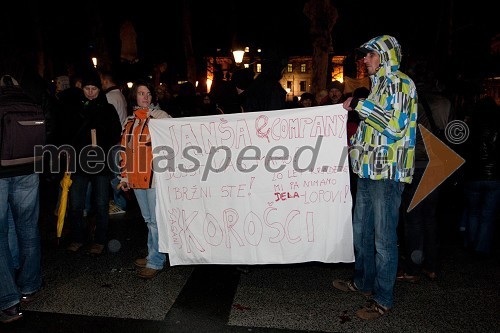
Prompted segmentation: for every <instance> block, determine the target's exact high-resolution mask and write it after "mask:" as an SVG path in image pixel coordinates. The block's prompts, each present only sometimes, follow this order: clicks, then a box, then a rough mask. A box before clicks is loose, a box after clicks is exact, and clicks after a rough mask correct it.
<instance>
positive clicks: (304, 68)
mask: <svg viewBox="0 0 500 333" xmlns="http://www.w3.org/2000/svg"><path fill="white" fill-rule="evenodd" d="M300 72H301V73H305V72H306V64H300Z"/></svg>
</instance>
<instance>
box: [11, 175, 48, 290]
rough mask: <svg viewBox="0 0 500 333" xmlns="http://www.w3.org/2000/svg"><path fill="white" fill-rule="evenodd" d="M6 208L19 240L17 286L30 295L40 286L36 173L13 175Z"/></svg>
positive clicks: (38, 203) (38, 205)
mask: <svg viewBox="0 0 500 333" xmlns="http://www.w3.org/2000/svg"><path fill="white" fill-rule="evenodd" d="M15 179H16V180H15V183H14V184H13V188H12V192H11V193H12V194H11V198H12V199H11V200H10V208H11V210H12V216H13V217H14V221H15V224H16V232H17V238H18V241H19V270H18V274H17V285H18V287H19V289H20V291H21V293H22V294H32V293H35V292H37V291H38V290H39V289H40V288H41V287H42V272H41V256H42V255H41V244H40V231H39V228H38V217H39V213H40V197H39V193H40V191H39V176H38V174H31V175H27V176H20V177H15Z"/></svg>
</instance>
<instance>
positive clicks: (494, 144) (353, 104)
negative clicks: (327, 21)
mask: <svg viewBox="0 0 500 333" xmlns="http://www.w3.org/2000/svg"><path fill="white" fill-rule="evenodd" d="M358 52H360V54H361V56H362V57H363V62H364V64H365V65H366V68H367V72H368V74H369V76H370V79H371V86H370V89H367V88H359V89H356V90H355V91H353V92H351V93H350V94H344V85H343V84H342V83H341V82H339V81H333V82H330V83H329V84H328V86H327V87H325V88H326V89H325V90H322V91H319V92H315V93H314V94H313V93H311V92H305V93H303V94H302V95H301V96H300V97H301V98H300V99H299V100H298V101H295V102H292V103H290V102H288V101H287V100H286V91H285V89H283V87H282V86H281V84H280V83H279V80H280V78H281V75H282V73H283V69H284V67H285V64H286V63H284V62H283V60H282V59H269V61H267V62H266V63H264V64H263V66H262V73H260V74H259V75H257V76H256V75H255V73H254V72H253V71H252V70H251V69H248V68H241V69H237V70H236V71H235V72H234V73H233V74H232V77H230V78H225V77H223V76H222V72H218V73H216V75H215V78H214V83H213V85H212V89H211V91H210V92H209V93H204V94H198V93H197V92H196V88H195V87H194V85H193V84H192V83H190V82H186V83H183V84H180V85H178V86H177V87H176V89H175V91H174V90H170V89H168V88H166V85H164V84H162V85H159V86H156V87H155V86H154V85H153V84H152V82H150V81H148V80H138V81H137V82H135V83H134V85H133V87H132V89H131V90H130V92H129V94H124V92H125V91H126V89H123V88H122V87H121V86H120V85H119V84H117V82H116V80H115V77H114V75H113V73H111V72H105V71H101V72H97V71H94V70H88V71H86V72H84V73H82V75H74V76H71V77H68V76H60V77H58V78H57V79H56V80H55V83H56V84H55V89H54V93H53V94H52V95H51V96H45V95H44V94H43V93H42V94H41V95H40V94H39V95H38V96H42V95H43V98H38V100H44V101H45V100H46V101H49V102H44V103H43V104H44V110H45V111H46V115H47V141H48V143H51V144H54V145H56V146H59V147H60V146H68V147H72V149H73V151H72V152H68V153H67V154H65V155H64V154H62V155H61V158H63V159H64V158H70V159H73V161H74V159H75V156H80V161H79V163H75V165H76V169H75V170H74V172H73V173H72V181H73V184H72V186H71V187H70V195H69V198H70V199H69V210H68V225H69V229H70V233H69V242H68V243H69V244H68V245H67V250H68V252H78V251H81V250H82V249H86V251H87V253H88V254H89V255H92V256H100V255H103V254H104V253H105V248H106V243H107V241H108V236H107V234H108V224H109V216H110V214H116V213H124V212H126V210H127V204H128V202H127V201H128V200H129V199H127V198H128V197H127V195H126V194H127V192H128V191H133V192H134V197H135V198H136V200H137V203H138V205H139V208H140V211H141V215H142V217H143V219H144V222H145V223H146V225H147V229H148V238H147V250H148V253H147V256H146V257H141V258H138V259H137V260H135V262H134V264H135V265H136V266H137V267H139V269H138V271H137V276H138V277H140V278H143V279H151V278H154V277H155V276H157V275H158V274H159V273H160V272H161V271H162V270H163V269H164V267H165V266H167V265H168V254H167V253H162V252H160V251H159V245H158V227H157V222H156V215H155V205H156V192H155V175H154V173H153V171H152V169H151V166H150V164H151V160H152V152H151V141H150V140H151V138H150V135H149V130H148V122H149V120H150V119H161V118H169V117H174V118H176V117H192V116H202V115H215V114H228V113H239V112H253V111H269V110H279V109H287V108H292V107H312V106H321V105H331V104H342V105H343V108H344V109H345V110H347V113H348V121H347V124H346V125H347V136H348V143H347V144H348V145H349V146H351V147H356V149H352V150H351V153H350V161H351V165H350V174H351V192H352V195H353V198H354V200H353V202H354V204H353V221H352V227H353V235H354V238H353V241H354V253H355V263H354V272H353V278H352V279H349V280H341V279H334V281H333V287H334V288H336V289H338V290H341V291H344V292H357V293H361V294H363V295H364V296H366V297H367V298H368V302H367V304H365V305H364V306H363V307H362V308H361V309H360V310H358V311H357V312H356V315H357V316H358V317H360V318H362V319H366V320H370V319H375V318H379V317H381V316H384V315H385V314H386V313H387V312H388V311H390V310H391V309H392V308H393V307H394V305H395V301H394V287H395V284H396V282H397V281H401V282H411V283H418V281H419V280H420V278H421V274H423V275H424V276H426V277H427V278H429V279H431V280H436V279H438V278H439V274H440V262H439V231H438V222H439V221H438V219H437V213H436V211H437V209H438V203H439V197H440V193H439V190H435V191H434V192H433V193H431V194H430V195H429V196H428V197H426V198H425V199H424V200H423V201H422V203H420V205H419V206H417V208H415V209H414V210H412V211H410V212H408V211H407V208H408V206H409V203H410V201H411V198H412V197H413V194H414V193H415V191H416V187H417V185H418V184H419V181H420V180H421V179H422V176H423V174H424V170H425V168H426V166H427V163H428V158H427V155H426V152H425V149H426V147H425V146H424V144H423V141H422V138H421V136H420V135H419V134H418V133H419V131H418V129H417V124H420V125H422V126H425V127H426V128H428V129H430V130H431V129H433V127H437V128H439V129H440V130H441V131H442V130H444V129H445V128H446V125H447V123H448V122H449V121H450V120H452V119H453V118H454V114H453V110H452V104H451V102H450V100H449V99H447V98H446V97H445V96H444V95H443V94H442V93H441V92H440V91H438V90H436V89H434V88H435V87H433V85H432V84H431V85H428V84H427V83H429V82H426V81H425V80H420V78H418V77H415V78H412V77H410V76H409V75H407V74H405V73H404V72H402V71H401V70H400V67H401V60H402V59H401V57H402V51H401V46H400V44H399V42H398V41H397V40H396V39H395V38H394V37H392V36H388V35H382V36H378V37H375V38H373V39H371V40H369V41H368V42H366V43H364V44H363V45H361V46H360V48H359V49H358ZM414 80H415V81H414ZM426 84H427V85H426ZM21 86H23V81H22V80H21ZM42 90H43V89H42ZM41 104H42V103H41ZM499 112H500V111H499V107H498V105H497V104H496V103H495V101H494V100H492V99H491V98H488V97H486V98H483V99H481V100H480V101H479V102H478V103H477V104H476V106H475V111H474V112H473V113H471V117H470V119H468V124H469V125H470V131H471V136H470V137H471V140H469V141H468V142H467V146H464V147H463V152H462V153H463V154H464V155H466V158H467V160H470V161H472V163H470V164H468V165H467V168H466V170H465V173H464V184H465V196H464V197H465V203H466V205H465V209H464V214H463V219H462V221H463V223H462V227H463V230H464V231H465V233H466V236H465V244H464V246H466V247H468V248H470V249H471V251H473V252H474V253H476V254H478V255H489V254H491V252H492V251H493V235H494V232H495V231H494V230H495V224H496V222H498V207H499V206H500V164H499V156H500V153H499V151H500V146H499V143H498V140H499V121H498V118H499V116H500V113H499ZM119 146H121V147H122V148H121V149H119V148H118V149H117V147H119ZM139 146H144V147H147V149H146V155H145V158H144V156H142V155H141V156H139V155H137V154H139V151H140V149H138V147H139ZM110 151H111V154H110V156H112V162H111V163H107V164H106V167H105V168H103V169H101V170H97V171H96V170H95V169H93V168H92V167H91V163H86V162H89V161H86V160H83V161H82V158H81V156H96V155H97V156H100V155H99V154H105V156H108V152H110ZM374 151H377V152H378V154H377V156H373V152H374ZM89 160H90V158H89ZM65 162H67V161H64V162H63V163H65ZM82 162H84V163H82ZM139 164H143V165H145V166H148V165H149V168H147V167H146V168H135V167H134V166H135V165H139ZM138 170H146V171H145V173H143V174H140V175H139V174H137V173H136V172H137V171H138ZM38 186H39V175H38V174H36V173H33V170H30V169H29V168H19V169H9V170H7V169H1V168H0V277H1V278H0V280H1V281H2V282H1V287H0V320H1V322H2V323H7V322H11V321H14V320H17V319H19V318H21V316H22V315H21V312H20V304H22V303H23V302H31V301H33V300H34V299H36V294H37V293H38V292H39V291H40V289H41V288H42V268H41V267H40V257H41V249H40V247H41V245H40V235H39V231H38V214H39V197H38V196H39V192H38ZM14 188H15V189H16V191H13V190H12V189H14ZM89 211H92V212H93V213H94V215H95V225H96V227H95V230H93V232H92V235H87V234H86V233H85V230H86V229H85V221H86V216H87V215H88V214H89ZM398 247H399V250H398Z"/></svg>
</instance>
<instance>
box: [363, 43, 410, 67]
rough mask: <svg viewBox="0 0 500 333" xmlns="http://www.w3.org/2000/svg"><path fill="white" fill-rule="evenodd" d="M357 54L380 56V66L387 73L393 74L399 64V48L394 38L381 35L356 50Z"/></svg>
mask: <svg viewBox="0 0 500 333" xmlns="http://www.w3.org/2000/svg"><path fill="white" fill-rule="evenodd" d="M358 51H359V52H362V53H368V52H372V51H374V52H377V53H378V54H379V56H380V66H381V67H384V68H386V71H387V72H395V71H397V70H398V69H399V66H400V64H401V56H402V55H401V46H400V45H399V43H398V41H397V40H396V38H394V37H392V36H389V35H382V36H378V37H375V38H372V39H370V40H369V41H368V42H366V43H364V44H363V45H361V46H360V47H359V48H358Z"/></svg>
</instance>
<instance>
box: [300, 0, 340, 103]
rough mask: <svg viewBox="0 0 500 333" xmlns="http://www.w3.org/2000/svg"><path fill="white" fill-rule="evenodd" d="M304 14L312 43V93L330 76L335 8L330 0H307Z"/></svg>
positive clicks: (323, 86) (336, 13) (322, 85)
mask: <svg viewBox="0 0 500 333" xmlns="http://www.w3.org/2000/svg"><path fill="white" fill-rule="evenodd" d="M304 14H305V15H306V16H307V17H308V18H309V20H310V21H311V27H310V29H309V33H310V35H311V41H312V45H313V55H312V82H311V87H312V91H311V92H312V93H314V94H315V93H317V92H318V91H320V90H322V89H325V88H326V84H327V78H329V77H330V75H331V74H330V73H329V72H328V69H329V66H328V64H329V62H330V54H331V53H333V46H332V29H333V26H334V25H335V23H336V22H337V18H338V12H337V8H335V7H334V6H333V5H332V2H331V0H308V1H307V2H306V4H305V5H304Z"/></svg>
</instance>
